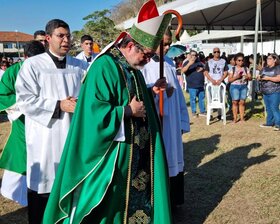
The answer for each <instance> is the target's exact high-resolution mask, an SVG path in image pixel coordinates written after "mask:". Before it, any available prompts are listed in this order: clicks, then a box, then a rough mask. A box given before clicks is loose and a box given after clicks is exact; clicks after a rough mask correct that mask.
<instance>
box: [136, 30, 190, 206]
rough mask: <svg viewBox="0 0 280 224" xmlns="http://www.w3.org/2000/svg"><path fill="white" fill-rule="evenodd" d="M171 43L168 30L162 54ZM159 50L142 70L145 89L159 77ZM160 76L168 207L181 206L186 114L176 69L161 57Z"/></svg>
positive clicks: (187, 115)
mask: <svg viewBox="0 0 280 224" xmlns="http://www.w3.org/2000/svg"><path fill="white" fill-rule="evenodd" d="M171 43H172V34H171V32H170V30H169V29H167V30H166V32H165V34H164V36H163V45H164V47H163V51H164V54H166V53H167V51H168V49H169V47H170V44H171ZM159 55H160V47H158V48H157V50H156V55H155V56H154V57H153V58H152V59H151V61H150V62H149V63H148V64H146V65H145V67H144V69H142V73H143V76H144V78H145V81H146V84H147V87H148V88H151V87H152V86H154V84H155V82H156V81H157V79H158V78H159V77H160V75H159V74H160V70H159ZM164 76H165V77H166V81H167V83H168V87H167V89H166V92H164V104H163V105H164V110H163V119H162V120H163V122H162V126H163V128H162V130H163V140H164V145H165V153H166V157H167V163H168V168H169V177H170V194H171V203H172V207H173V208H175V207H176V206H177V205H181V204H183V203H184V153H183V143H182V133H186V132H188V131H190V123H189V114H188V110H187V106H186V101H185V98H184V95H183V92H182V89H181V87H180V84H179V81H178V79H177V75H176V68H175V66H174V64H173V62H172V60H171V59H170V58H168V57H167V56H165V57H164ZM154 99H155V104H156V107H157V110H158V111H159V109H158V108H159V106H158V105H159V96H158V95H157V96H156V97H154Z"/></svg>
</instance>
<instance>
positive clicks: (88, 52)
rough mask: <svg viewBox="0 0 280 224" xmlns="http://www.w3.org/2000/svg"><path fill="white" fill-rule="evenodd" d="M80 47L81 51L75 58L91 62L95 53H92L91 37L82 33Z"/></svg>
mask: <svg viewBox="0 0 280 224" xmlns="http://www.w3.org/2000/svg"><path fill="white" fill-rule="evenodd" d="M81 47H82V49H83V51H82V52H81V53H79V54H78V55H77V56H76V58H78V59H80V60H83V61H86V62H88V63H90V62H92V61H93V59H94V58H95V56H96V55H97V54H94V53H93V39H92V37H91V36H90V35H83V36H82V37H81Z"/></svg>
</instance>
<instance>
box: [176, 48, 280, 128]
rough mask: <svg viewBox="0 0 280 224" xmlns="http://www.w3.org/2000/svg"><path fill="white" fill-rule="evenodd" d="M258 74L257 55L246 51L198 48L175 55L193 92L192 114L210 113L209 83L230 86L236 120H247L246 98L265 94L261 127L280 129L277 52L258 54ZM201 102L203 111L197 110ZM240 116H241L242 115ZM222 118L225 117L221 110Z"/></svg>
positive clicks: (230, 106) (230, 103)
mask: <svg viewBox="0 0 280 224" xmlns="http://www.w3.org/2000/svg"><path fill="white" fill-rule="evenodd" d="M257 56H258V57H257V62H256V63H255V67H256V73H255V74H253V67H254V57H253V55H250V56H244V54H243V53H237V54H235V55H228V56H226V54H225V53H224V52H223V53H222V54H221V51H220V49H219V48H214V49H213V52H212V53H210V54H209V56H207V57H205V56H204V54H203V52H199V53H197V52H196V51H194V50H191V51H190V52H188V53H186V54H183V55H180V56H179V57H177V58H174V61H175V63H176V66H177V71H178V76H179V79H181V80H182V78H181V75H184V76H185V81H186V86H187V92H188V93H189V95H190V106H191V111H192V116H193V117H196V116H197V115H199V116H206V113H205V104H206V102H205V86H206V85H207V83H212V85H216V86H218V85H220V84H221V83H224V84H225V85H226V87H227V102H226V103H227V107H228V112H229V113H231V114H232V117H233V123H234V124H235V123H237V122H240V123H244V122H245V104H246V99H248V98H249V99H250V100H252V99H253V100H256V99H258V95H260V94H261V96H262V97H263V100H264V104H265V110H266V123H265V124H261V125H260V127H270V128H271V127H274V130H276V131H279V129H280V120H279V119H280V112H279V104H280V99H279V94H280V72H279V69H280V65H279V64H280V62H279V56H278V55H277V54H274V53H273V54H268V55H257ZM197 102H198V108H199V113H197ZM238 115H239V116H238ZM218 119H222V116H221V114H220V112H219V111H218Z"/></svg>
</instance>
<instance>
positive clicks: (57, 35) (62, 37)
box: [53, 33, 71, 40]
mask: <svg viewBox="0 0 280 224" xmlns="http://www.w3.org/2000/svg"><path fill="white" fill-rule="evenodd" d="M53 35H55V36H56V37H58V38H59V39H61V40H63V39H64V38H65V37H66V38H67V39H71V34H69V33H67V34H64V33H58V34H56V33H53Z"/></svg>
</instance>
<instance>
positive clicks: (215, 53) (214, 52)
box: [213, 51, 221, 54]
mask: <svg viewBox="0 0 280 224" xmlns="http://www.w3.org/2000/svg"><path fill="white" fill-rule="evenodd" d="M213 53H214V54H216V53H221V52H220V51H213Z"/></svg>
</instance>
